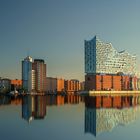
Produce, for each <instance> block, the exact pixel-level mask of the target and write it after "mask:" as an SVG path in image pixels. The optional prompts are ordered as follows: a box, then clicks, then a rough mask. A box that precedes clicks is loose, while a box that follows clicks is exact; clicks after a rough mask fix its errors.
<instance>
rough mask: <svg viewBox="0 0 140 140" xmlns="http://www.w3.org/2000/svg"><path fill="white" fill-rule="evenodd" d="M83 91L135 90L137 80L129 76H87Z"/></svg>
mask: <svg viewBox="0 0 140 140" xmlns="http://www.w3.org/2000/svg"><path fill="white" fill-rule="evenodd" d="M85 90H119V91H120V90H137V78H136V77H131V76H129V75H109V74H104V75H99V74H95V75H89V74H87V75H86V76H85Z"/></svg>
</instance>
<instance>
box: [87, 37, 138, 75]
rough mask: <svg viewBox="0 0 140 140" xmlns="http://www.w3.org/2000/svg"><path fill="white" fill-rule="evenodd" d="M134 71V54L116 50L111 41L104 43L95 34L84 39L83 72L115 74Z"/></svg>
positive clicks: (130, 73) (131, 73) (129, 73)
mask: <svg viewBox="0 0 140 140" xmlns="http://www.w3.org/2000/svg"><path fill="white" fill-rule="evenodd" d="M118 72H122V73H124V74H128V75H134V74H135V73H136V56H134V55H130V54H129V53H128V52H126V51H121V52H118V51H117V50H115V49H114V48H113V47H112V44H111V43H104V42H102V41H101V40H99V39H98V38H97V37H96V36H95V37H94V38H93V39H91V40H89V41H86V40H85V73H87V74H96V73H103V74H117V73H118Z"/></svg>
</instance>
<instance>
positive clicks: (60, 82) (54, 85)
mask: <svg viewBox="0 0 140 140" xmlns="http://www.w3.org/2000/svg"><path fill="white" fill-rule="evenodd" d="M46 85H47V87H46V88H47V89H46V91H47V92H50V93H56V92H62V91H64V79H62V78H61V79H58V78H53V77H47V84H46Z"/></svg>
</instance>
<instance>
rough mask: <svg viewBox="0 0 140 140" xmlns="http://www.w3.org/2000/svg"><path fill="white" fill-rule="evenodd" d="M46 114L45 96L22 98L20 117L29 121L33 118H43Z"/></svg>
mask: <svg viewBox="0 0 140 140" xmlns="http://www.w3.org/2000/svg"><path fill="white" fill-rule="evenodd" d="M45 116H46V97H45V96H24V97H23V98H22V117H23V118H24V119H25V120H27V121H28V122H30V121H31V120H33V119H44V117H45Z"/></svg>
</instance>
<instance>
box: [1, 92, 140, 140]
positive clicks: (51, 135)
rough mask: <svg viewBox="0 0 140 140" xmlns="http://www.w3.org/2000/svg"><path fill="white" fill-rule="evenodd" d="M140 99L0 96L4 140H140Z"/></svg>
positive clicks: (119, 97)
mask: <svg viewBox="0 0 140 140" xmlns="http://www.w3.org/2000/svg"><path fill="white" fill-rule="evenodd" d="M139 104H140V98H139V97H138V96H133V97H132V96H130V97H125V96H115V97H107V96H106V97H105V96H104V97H103V96H102V97H101V96H97V97H80V96H78V95H69V96H24V97H22V98H21V97H16V98H15V97H6V96H0V140H16V139H20V140H28V139H33V140H78V139H79V140H85V139H86V140H94V139H98V140H112V139H113V140H118V139H127V140H132V139H133V140H135V139H136V140H138V139H139V137H140V105H139Z"/></svg>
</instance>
